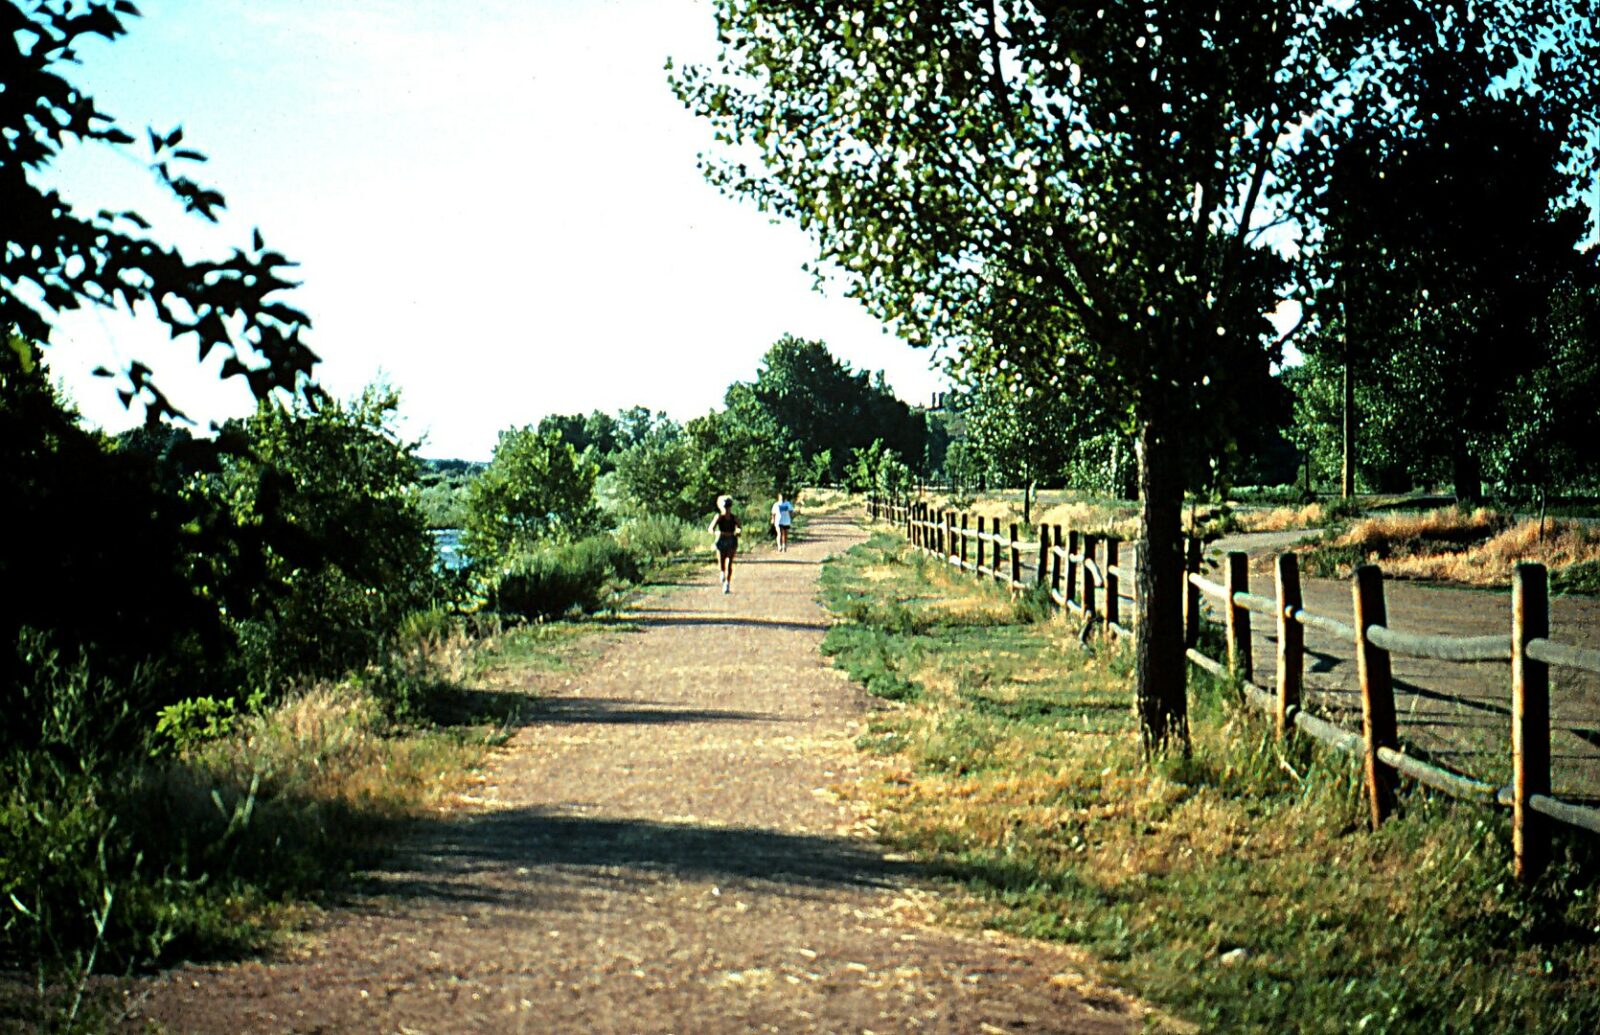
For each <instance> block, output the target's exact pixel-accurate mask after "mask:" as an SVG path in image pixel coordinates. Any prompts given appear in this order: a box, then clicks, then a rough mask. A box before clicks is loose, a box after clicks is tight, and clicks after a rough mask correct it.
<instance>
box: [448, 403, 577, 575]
mask: <svg viewBox="0 0 1600 1035" xmlns="http://www.w3.org/2000/svg"><path fill="white" fill-rule="evenodd" d="M598 473H599V467H598V465H597V464H596V463H595V462H594V461H593V460H591V459H589V458H588V457H587V455H584V454H580V453H579V452H578V450H576V449H574V448H573V446H572V444H571V443H570V442H567V441H566V440H565V439H563V438H562V437H561V435H560V434H558V433H557V432H555V431H552V430H545V431H539V430H538V429H537V428H534V427H532V426H528V427H522V428H508V429H507V430H505V431H502V432H501V433H500V441H499V442H498V443H497V444H496V445H495V448H494V456H493V457H492V458H491V459H490V461H489V466H488V467H486V468H484V470H483V473H481V474H479V475H478V477H477V479H476V480H475V481H473V483H472V485H471V487H470V488H469V489H468V490H467V523H466V527H465V528H464V529H463V534H462V548H463V549H464V550H465V552H466V553H467V554H468V555H469V556H471V557H472V558H474V560H477V561H488V562H490V563H495V562H498V561H500V560H502V559H504V558H506V557H507V556H509V555H510V554H512V553H514V552H515V551H518V550H523V549H527V548H529V547H531V546H533V545H534V544H536V543H537V542H539V541H540V540H543V539H548V538H566V539H575V538H578V537H580V536H582V535H584V534H585V533H587V532H589V531H592V530H593V529H594V527H595V525H596V523H597V521H598V517H599V516H598V512H597V510H596V507H595V496H594V483H595V477H596V475H597V474H598Z"/></svg>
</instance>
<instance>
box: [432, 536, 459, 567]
mask: <svg viewBox="0 0 1600 1035" xmlns="http://www.w3.org/2000/svg"><path fill="white" fill-rule="evenodd" d="M433 548H434V550H436V551H437V552H438V554H439V563H440V564H442V565H444V568H445V570H446V571H456V570H458V569H460V568H465V567H466V566H467V559H466V558H465V557H463V556H462V555H461V529H459V528H436V529H434V530H433Z"/></svg>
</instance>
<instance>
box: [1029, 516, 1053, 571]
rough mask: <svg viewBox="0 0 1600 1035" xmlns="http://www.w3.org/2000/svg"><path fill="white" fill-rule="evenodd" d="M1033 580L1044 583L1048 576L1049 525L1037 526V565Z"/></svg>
mask: <svg viewBox="0 0 1600 1035" xmlns="http://www.w3.org/2000/svg"><path fill="white" fill-rule="evenodd" d="M1033 575H1034V581H1035V582H1037V583H1039V585H1041V586H1042V585H1044V582H1045V579H1047V578H1049V577H1050V526H1049V525H1044V524H1041V525H1040V526H1039V567H1038V568H1037V569H1035V570H1034V573H1033Z"/></svg>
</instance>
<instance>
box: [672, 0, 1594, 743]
mask: <svg viewBox="0 0 1600 1035" xmlns="http://www.w3.org/2000/svg"><path fill="white" fill-rule="evenodd" d="M1531 6H1533V7H1536V8H1538V10H1537V11H1531V12H1530V11H1529V10H1528V8H1529V7H1530V5H1526V4H1521V3H1516V4H1513V3H1510V2H1509V0H1507V2H1506V3H1504V4H1494V3H1488V4H1485V3H1479V4H1477V5H1476V7H1475V8H1474V7H1473V6H1472V5H1469V4H1467V3H1465V2H1463V3H1446V4H1427V5H1424V4H1420V3H1412V2H1406V0H1387V2H1386V0H1375V2H1373V3H1370V4H1367V3H1363V4H1355V5H1340V4H1328V3H1325V2H1322V0H1294V2H1290V3H1282V2H1279V0H1245V2H1237V3H1229V4H1221V5H1185V4H1164V5H1150V4H1147V3H1123V2H1115V0H1112V2H1106V3H1097V4H1094V5H1087V6H1085V5H1079V4H1068V3H1059V2H1053V0H1038V2H1027V0H1010V2H1002V3H991V2H987V0H984V2H978V0H918V2H913V3H909V4H895V5H856V4H845V3H840V2H833V0H810V2H802V3H792V2H782V3H780V2H777V0H721V2H719V3H718V5H717V13H718V30H719V40H720V41H721V43H722V45H723V46H722V50H721V51H720V53H719V55H718V57H717V58H716V60H715V61H714V62H713V63H711V64H710V65H708V66H704V67H691V68H688V69H685V70H683V71H682V72H681V73H679V74H678V75H677V77H676V79H675V86H676V89H677V90H678V93H679V95H680V97H681V98H682V99H683V100H684V101H685V103H686V104H687V105H688V106H689V107H690V108H691V109H692V110H694V111H696V112H697V113H699V114H701V115H703V116H705V117H707V118H708V119H710V120H711V121H712V123H713V124H714V126H715V128H716V131H717V133H718V135H719V138H720V139H721V140H723V141H725V142H726V143H728V144H730V145H731V148H730V152H729V153H727V154H726V156H725V157H722V158H720V159H718V160H713V161H711V162H709V163H708V165H707V173H708V175H709V176H710V178H711V179H712V180H713V182H715V183H716V184H718V185H719V186H720V187H721V188H723V189H724V190H725V191H726V192H728V193H730V194H732V195H735V196H738V197H742V198H747V199H749V200H752V201H754V202H755V203H756V204H757V205H759V206H760V207H761V208H763V209H764V210H766V211H770V212H774V213H776V214H779V215H781V216H784V217H786V218H789V219H792V220H793V221H795V222H797V223H798V224H799V225H800V226H801V227H803V228H805V229H806V230H808V231H809V232H810V233H811V234H812V236H813V237H814V238H815V240H816V243H817V246H818V250H819V253H820V257H821V258H822V259H823V260H825V261H826V262H828V263H830V264H832V265H833V266H835V267H837V268H838V269H839V270H841V271H842V275H843V276H844V277H845V279H846V281H847V283H848V286H849V290H850V291H851V293H852V294H854V295H855V296H856V297H857V298H859V299H861V300H862V301H863V302H864V303H865V305H866V307H867V308H868V309H869V310H870V311H871V312H873V313H874V314H875V315H877V316H879V317H881V318H883V319H884V320H886V321H889V322H891V323H893V324H895V325H896V326H897V328H898V329H899V331H900V333H901V334H902V335H903V336H906V337H908V338H909V339H910V340H913V341H916V342H922V343H926V344H932V345H942V346H946V347H951V348H954V349H955V350H957V351H958V352H960V353H961V354H963V355H965V356H966V357H968V359H969V360H970V361H971V362H973V363H974V364H975V365H976V366H978V367H980V368H981V369H984V370H991V371H1010V370H1016V371H1018V372H1019V373H1020V374H1021V375H1022V376H1023V377H1025V378H1026V379H1027V380H1030V381H1032V382H1033V383H1036V384H1045V385H1049V384H1054V383H1058V382H1059V380H1060V379H1061V378H1062V377H1063V376H1069V377H1079V376H1086V377H1089V378H1092V381H1093V384H1094V386H1095V390H1096V391H1097V392H1100V393H1102V394H1103V395H1104V396H1105V397H1106V398H1107V399H1108V401H1109V403H1110V405H1111V408H1112V409H1113V411H1116V410H1125V411H1126V412H1129V413H1131V414H1132V415H1133V417H1134V420H1135V422H1136V425H1137V427H1138V429H1139V436H1140V442H1139V456H1140V469H1141V474H1140V482H1141V484H1140V489H1141V492H1140V496H1141V500H1142V508H1143V511H1142V521H1141V525H1142V527H1141V538H1142V539H1143V541H1144V546H1145V551H1146V552H1145V554H1144V556H1143V560H1144V563H1143V564H1141V566H1140V584H1139V587H1138V593H1137V597H1138V601H1139V603H1138V608H1139V614H1138V623H1137V624H1138V629H1139V634H1138V643H1137V647H1136V669H1137V683H1138V689H1137V691H1136V693H1137V698H1138V702H1137V703H1138V707H1139V711H1140V715H1141V721H1142V728H1143V731H1144V735H1145V740H1146V743H1147V744H1148V745H1151V746H1162V745H1165V744H1167V743H1169V742H1172V741H1174V740H1178V741H1182V740H1185V739H1186V729H1187V725H1186V718H1185V711H1184V708H1185V705H1184V698H1183V683H1184V678H1185V664H1186V663H1185V661H1184V657H1183V644H1182V630H1181V622H1180V621H1179V615H1180V612H1181V592H1182V586H1181V582H1180V579H1179V574H1178V572H1179V568H1178V566H1179V564H1180V561H1181V544H1180V540H1179V531H1178V530H1179V514H1180V506H1181V501H1182V490H1183V487H1184V482H1185V478H1186V473H1187V472H1192V471H1193V470H1194V469H1195V467H1196V466H1197V463H1196V461H1197V460H1198V459H1199V458H1204V457H1209V456H1211V455H1214V454H1215V453H1216V451H1217V450H1218V448H1219V447H1221V446H1222V445H1224V444H1226V443H1227V442H1228V441H1229V440H1230V439H1232V438H1233V437H1234V435H1235V434H1236V432H1237V429H1238V428H1239V427H1240V426H1241V425H1242V424H1243V423H1244V422H1246V421H1248V420H1250V419H1251V414H1250V412H1249V403H1250V399H1251V397H1252V393H1251V389H1252V388H1253V387H1254V386H1257V385H1259V384H1261V383H1262V382H1263V381H1264V379H1265V378H1266V377H1267V375H1268V372H1269V369H1270V364H1271V362H1272V361H1273V360H1275V359H1277V358H1278V357H1277V355H1276V348H1277V342H1276V338H1275V336H1274V335H1273V333H1272V330H1271V327H1270V324H1268V323H1267V321H1266V314H1267V313H1268V312H1270V311H1271V310H1272V309H1274V308H1275V306H1276V303H1277V301H1278V298H1279V296H1280V294H1281V292H1283V291H1284V290H1285V289H1286V286H1287V283H1288V280H1289V273H1290V270H1289V268H1288V266H1287V264H1286V262H1285V261H1284V260H1283V259H1282V258H1281V257H1280V256H1279V254H1277V253H1276V252H1274V251H1273V250H1271V249H1269V248H1265V247H1262V244H1263V242H1264V241H1265V240H1268V239H1269V238H1268V237H1267V235H1268V234H1269V232H1270V231H1271V229H1272V228H1273V227H1274V226H1275V225H1279V224H1280V223H1282V222H1284V221H1295V220H1299V221H1301V225H1310V220H1311V219H1312V217H1313V216H1314V209H1315V205H1316V199H1317V196H1318V191H1319V190H1320V189H1321V188H1322V186H1323V184H1324V181H1325V178H1326V165H1327V163H1326V155H1327V154H1328V153H1329V151H1330V150H1331V148H1332V147H1333V146H1334V145H1335V144H1336V142H1337V139H1338V138H1339V137H1340V136H1341V135H1343V134H1344V133H1345V131H1346V130H1347V129H1348V127H1350V126H1352V125H1356V124H1359V123H1360V121H1361V119H1362V118H1363V117H1369V116H1371V115H1372V114H1373V113H1374V112H1379V111H1383V112H1393V111H1396V110H1404V109H1407V108H1408V106H1409V103H1410V102H1411V101H1412V100H1413V99H1414V98H1415V96H1416V93H1415V91H1414V90H1412V89H1411V88H1410V87H1411V84H1410V82H1409V81H1408V79H1407V77H1406V75H1405V74H1404V73H1405V71H1406V70H1407V69H1408V68H1409V67H1410V65H1411V63H1412V62H1413V60H1414V58H1415V55H1416V54H1417V53H1418V52H1419V51H1424V50H1427V49H1429V48H1430V47H1433V46H1435V45H1436V43H1435V42H1433V41H1431V40H1430V35H1429V34H1430V33H1432V34H1433V35H1434V36H1435V37H1436V36H1437V35H1438V31H1439V27H1440V23H1441V22H1448V21H1451V20H1452V19H1456V20H1459V19H1467V18H1483V19H1488V20H1489V21H1490V22H1491V23H1492V24H1493V26H1494V32H1493V33H1492V34H1490V35H1488V36H1485V37H1482V39H1484V40H1486V41H1487V42H1485V43H1484V44H1483V45H1484V46H1488V47H1490V48H1491V49H1492V50H1493V51H1494V52H1495V53H1496V54H1501V55H1515V54H1518V53H1533V54H1535V55H1538V54H1541V53H1547V52H1548V51H1549V50H1550V47H1549V46H1548V45H1547V44H1545V43H1543V42H1541V41H1540V37H1541V36H1542V35H1544V34H1547V33H1548V31H1549V30H1550V29H1551V27H1552V23H1551V22H1550V21H1548V20H1541V18H1543V17H1545V16H1549V17H1554V16H1555V15H1557V14H1559V13H1560V12H1562V11H1566V12H1569V13H1575V12H1576V9H1577V5H1576V4H1575V3H1568V4H1565V5H1562V4H1537V5H1531ZM1530 14H1533V15H1534V17H1533V19H1532V20H1531V22H1530V19H1529V15H1530ZM1536 63H1537V62H1536ZM1546 65H1548V66H1550V67H1553V68H1556V69H1557V70H1558V71H1561V72H1563V74H1567V75H1568V76H1569V78H1572V73H1573V72H1575V70H1576V69H1577V68H1578V67H1580V66H1579V65H1578V64H1576V63H1573V62H1568V63H1567V64H1566V65H1561V64H1560V63H1554V62H1546V63H1544V64H1543V65H1540V67H1539V68H1538V69H1537V70H1538V71H1543V70H1544V67H1545V66H1546ZM1573 81H1574V82H1576V79H1573ZM1591 110H1592V109H1591ZM752 154H754V155H756V156H758V157H759V164H758V165H757V166H756V167H754V168H752V166H751V162H750V155H752Z"/></svg>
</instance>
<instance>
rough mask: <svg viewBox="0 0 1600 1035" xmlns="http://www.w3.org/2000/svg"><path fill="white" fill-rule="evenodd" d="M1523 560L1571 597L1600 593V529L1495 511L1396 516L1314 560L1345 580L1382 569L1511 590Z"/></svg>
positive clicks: (1369, 525) (1367, 526) (1330, 540)
mask: <svg viewBox="0 0 1600 1035" xmlns="http://www.w3.org/2000/svg"><path fill="white" fill-rule="evenodd" d="M1522 561H1538V562H1539V563H1542V564H1544V565H1545V566H1546V567H1548V568H1549V569H1550V571H1551V578H1552V581H1553V582H1554V584H1555V585H1556V586H1557V587H1558V588H1561V589H1563V590H1564V591H1566V592H1576V593H1585V592H1591V593H1592V592H1594V591H1595V588H1596V583H1597V582H1600V579H1597V577H1596V575H1595V572H1596V570H1600V529H1595V528H1593V527H1591V526H1588V525H1583V524H1579V523H1576V522H1571V521H1546V522H1544V523H1543V526H1542V527H1541V525H1540V523H1539V522H1537V521H1515V520H1513V519H1512V518H1511V517H1509V516H1508V515H1506V514H1504V513H1502V512H1499V511H1493V510H1485V509H1479V510H1474V511H1458V510H1454V509H1449V508H1445V509H1440V510H1432V511H1425V512H1421V513H1409V514H1406V513H1402V514H1389V515H1383V516H1379V517H1372V518H1367V519H1365V520H1361V521H1357V522H1355V523H1353V524H1351V525H1350V526H1349V527H1348V528H1347V529H1345V530H1344V531H1343V532H1340V533H1337V534H1334V535H1330V536H1329V537H1327V538H1326V540H1325V541H1324V542H1322V543H1321V544H1319V545H1317V546H1315V547H1314V548H1313V549H1311V550H1310V551H1309V553H1308V554H1307V556H1306V565H1307V571H1308V573H1310V574H1312V575H1316V576H1321V577H1330V578H1342V577H1345V576H1347V575H1349V573H1350V571H1351V569H1352V568H1354V567H1355V566H1356V565H1358V564H1369V563H1370V564H1381V565H1382V566H1383V570H1384V574H1385V575H1388V576H1391V577H1394V578H1410V579H1422V580H1427V581H1432V582H1447V583H1452V584H1457V585H1464V586H1503V585H1505V584H1506V583H1507V582H1508V581H1509V580H1510V578H1511V574H1512V570H1513V569H1514V568H1515V567H1516V565H1517V564H1518V563H1520V562H1522Z"/></svg>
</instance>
